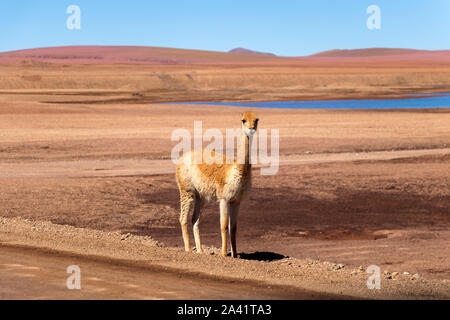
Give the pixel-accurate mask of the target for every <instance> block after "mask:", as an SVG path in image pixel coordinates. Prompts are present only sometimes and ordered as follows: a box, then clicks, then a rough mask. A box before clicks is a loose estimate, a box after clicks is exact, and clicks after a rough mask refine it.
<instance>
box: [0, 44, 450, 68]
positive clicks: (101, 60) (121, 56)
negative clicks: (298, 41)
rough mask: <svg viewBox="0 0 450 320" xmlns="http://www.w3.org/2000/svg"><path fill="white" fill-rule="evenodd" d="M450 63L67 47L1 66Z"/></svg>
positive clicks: (385, 54) (346, 55) (416, 55)
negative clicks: (51, 64)
mask: <svg viewBox="0 0 450 320" xmlns="http://www.w3.org/2000/svg"><path fill="white" fill-rule="evenodd" d="M416 61H418V62H426V63H427V64H436V63H444V64H448V63H450V50H439V51H427V50H412V49H390V48H369V49H355V50H331V51H325V52H321V53H317V54H314V55H311V56H306V57H279V56H275V55H273V54H270V53H263V52H257V51H252V50H248V49H244V48H236V49H233V50H231V52H217V51H204V50H186V49H175V48H162V47H142V46H67V47H48V48H37V49H27V50H19V51H10V52H3V53H0V63H22V64H24V63H25V64H36V63H40V64H42V63H44V64H47V63H62V64H67V65H70V64H220V63H225V64H227V63H232V64H233V63H239V64H242V63H243V64H247V63H248V64H253V63H257V64H261V63H262V64H290V63H296V64H298V63H302V62H303V63H311V62H315V63H319V64H323V63H325V64H326V65H332V64H335V63H345V64H349V63H350V64H354V63H356V64H367V63H369V62H375V63H378V64H379V63H382V64H385V63H387V64H390V63H394V64H395V65H397V64H398V63H399V62H406V63H408V64H410V63H411V62H416Z"/></svg>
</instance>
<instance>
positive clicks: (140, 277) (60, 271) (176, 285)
mask: <svg viewBox="0 0 450 320" xmlns="http://www.w3.org/2000/svg"><path fill="white" fill-rule="evenodd" d="M70 265H77V266H79V267H80V270H81V289H80V290H76V289H74V290H69V289H68V288H67V286H66V279H67V278H68V277H69V276H70V274H67V273H66V268H67V267H68V266H70ZM199 283H201V286H200V285H199ZM337 297H338V296H336V295H331V294H318V293H314V292H311V291H308V290H300V289H296V288H289V287H286V286H284V287H271V286H267V285H266V284H264V283H257V282H253V283H247V284H246V283H234V282H233V281H217V280H209V279H205V278H204V277H201V276H199V275H197V276H195V275H193V274H187V273H183V272H173V271H172V272H170V271H162V270H160V269H158V268H155V267H152V266H143V265H138V264H137V263H133V262H130V261H126V260H114V259H106V258H101V257H92V256H91V257H87V256H82V255H76V254H69V253H61V252H58V251H52V250H45V249H38V248H32V247H24V246H12V245H7V244H4V243H0V299H221V300H224V299H333V298H337ZM340 298H343V297H340Z"/></svg>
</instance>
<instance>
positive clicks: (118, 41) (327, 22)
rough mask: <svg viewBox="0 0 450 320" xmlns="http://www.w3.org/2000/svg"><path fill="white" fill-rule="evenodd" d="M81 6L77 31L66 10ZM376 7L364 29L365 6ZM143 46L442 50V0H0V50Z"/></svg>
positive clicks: (292, 51) (447, 30) (446, 5)
mask: <svg viewBox="0 0 450 320" xmlns="http://www.w3.org/2000/svg"><path fill="white" fill-rule="evenodd" d="M72 4H75V5H78V6H79V7H80V8H81V30H68V29H67V28H66V20H67V18H68V16H69V15H68V14H67V13H66V9H67V7H68V6H69V5H72ZM371 4H376V5H378V6H379V7H380V8H381V30H368V29H367V27H366V20H367V18H368V15H367V14H366V8H367V7H368V6H369V5H371ZM60 45H143V46H162V47H174V48H188V49H205V50H217V51H228V50H229V49H232V48H235V47H246V48H250V49H253V50H259V51H269V52H273V53H275V54H278V55H289V56H297V55H307V54H312V53H316V52H319V51H323V50H330V49H338V48H340V49H353V48H366V47H401V48H415V49H450V0H370V1H366V0H342V1H338V0H310V1H302V0H291V1H287V0H286V1H283V0H278V1H275V0H272V1H264V0H257V1H254V0H240V1H235V0H224V1H218V0H176V1H175V0H166V1H154V0H127V1H118V0H114V1H113V0H73V1H66V0H1V2H0V51H10V50H18V49H27V48H35V47H47V46H60Z"/></svg>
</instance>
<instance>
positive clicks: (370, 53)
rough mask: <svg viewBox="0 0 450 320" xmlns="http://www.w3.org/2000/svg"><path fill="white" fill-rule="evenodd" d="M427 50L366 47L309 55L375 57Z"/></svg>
mask: <svg viewBox="0 0 450 320" xmlns="http://www.w3.org/2000/svg"><path fill="white" fill-rule="evenodd" d="M424 52H428V51H426V50H415V49H400V48H367V49H352V50H347V49H335V50H329V51H323V52H319V53H316V54H313V55H311V56H310V57H375V56H390V55H397V54H412V53H414V54H416V53H424Z"/></svg>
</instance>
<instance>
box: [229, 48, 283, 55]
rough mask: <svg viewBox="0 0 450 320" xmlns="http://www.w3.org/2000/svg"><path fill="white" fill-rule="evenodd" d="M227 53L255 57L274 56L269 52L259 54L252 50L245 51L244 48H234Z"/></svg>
mask: <svg viewBox="0 0 450 320" xmlns="http://www.w3.org/2000/svg"><path fill="white" fill-rule="evenodd" d="M228 52H231V53H241V54H256V55H263V56H275V54H273V53H270V52H260V51H254V50H250V49H246V48H234V49H231V50H230V51H228Z"/></svg>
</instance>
